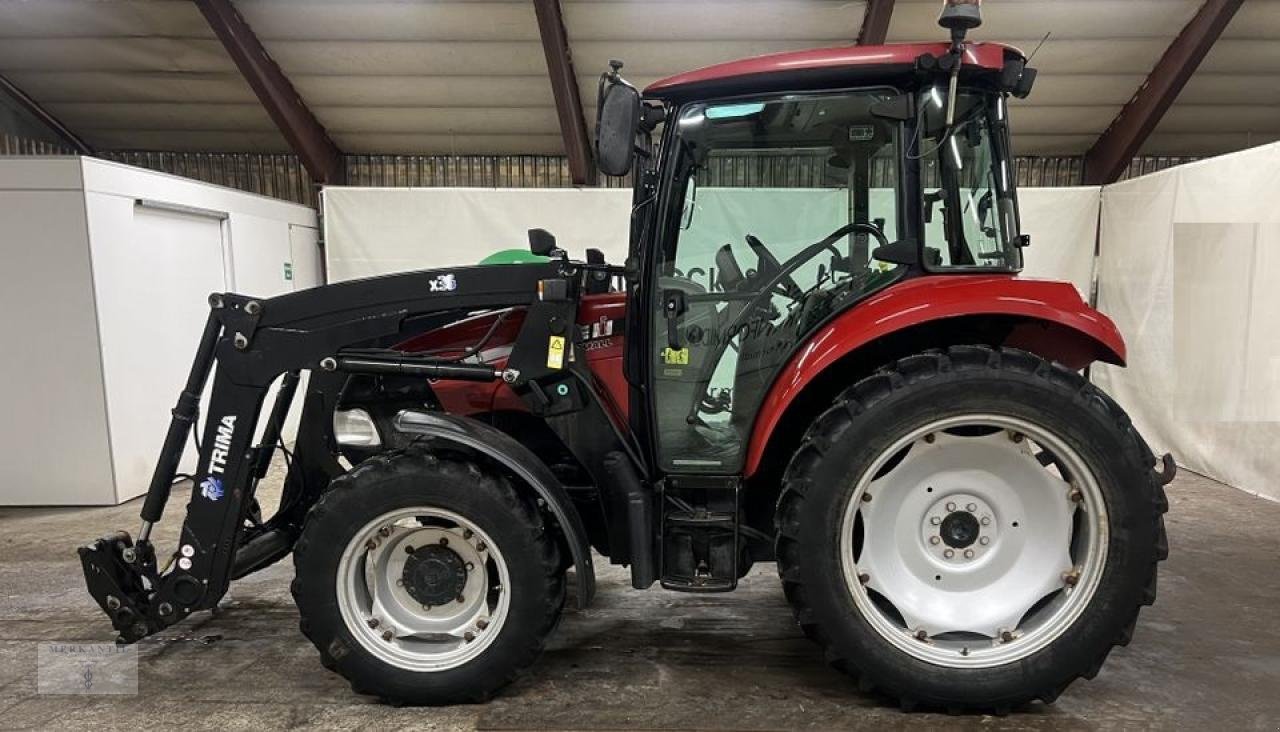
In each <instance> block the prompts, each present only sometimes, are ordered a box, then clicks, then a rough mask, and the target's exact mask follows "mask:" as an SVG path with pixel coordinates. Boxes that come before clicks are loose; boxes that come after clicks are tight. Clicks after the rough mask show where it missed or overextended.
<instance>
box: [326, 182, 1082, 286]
mask: <svg viewBox="0 0 1280 732" xmlns="http://www.w3.org/2000/svg"><path fill="white" fill-rule="evenodd" d="M873 194H874V196H873V198H874V201H873V204H875V202H880V201H882V202H883V203H885V204H886V205H888V204H889V203H890V201H889V199H890V198H891V196H892V194H891V193H890V192H888V191H881V190H877V191H874V192H873ZM322 195H323V201H324V227H325V231H324V234H325V253H326V257H327V258H328V272H329V281H330V282H338V281H341V280H348V279H354V278H357V277H371V276H373V275H379V274H387V273H390V272H403V271H406V270H411V269H423V268H428V267H447V266H456V265H463V264H475V263H477V262H479V261H480V260H481V259H483V258H484V257H486V256H488V255H489V254H492V253H493V252H496V251H499V250H502V249H520V248H524V247H526V246H527V245H528V244H527V241H528V240H527V237H526V232H527V231H528V230H529V229H531V228H543V229H547V230H548V231H550V232H551V233H553V234H555V235H556V239H557V240H558V242H559V243H560V246H561V247H562V248H564V249H566V250H568V251H569V252H571V253H573V254H574V255H575V256H582V252H583V251H584V250H585V249H586V248H587V247H595V248H597V249H600V250H603V251H604V253H605V256H606V258H607V259H608V260H609V261H611V262H618V263H621V262H622V261H623V260H625V259H626V256H627V237H628V232H629V231H630V224H629V222H630V215H631V191H630V190H624V189H617V188H612V189H605V188H596V189H566V188H506V189H502V188H347V187H327V188H325V189H324V192H323V194H322ZM844 195H845V194H844V193H843V192H842V191H840V190H838V189H833V190H831V191H830V192H829V195H826V196H821V195H820V196H816V197H815V196H814V195H813V192H811V191H805V190H798V191H797V190H791V191H787V190H778V189H772V190H771V189H746V188H731V189H715V188H707V189H704V190H702V191H699V193H698V201H697V206H698V211H697V214H696V215H697V216H698V217H699V218H700V219H704V221H705V219H709V218H717V217H719V218H725V217H732V216H733V215H734V213H735V211H738V210H739V209H741V208H742V207H743V206H748V205H749V206H751V207H753V208H755V207H759V206H768V205H771V203H772V204H773V205H776V206H778V207H779V209H780V210H782V209H785V210H786V211H788V212H789V215H788V216H785V217H784V216H779V217H777V221H778V226H777V227H776V229H777V230H776V231H761V232H757V233H756V235H757V236H759V237H760V238H761V239H762V240H764V241H765V242H782V241H784V240H786V238H787V236H788V231H789V230H790V227H791V224H790V223H789V221H790V219H791V216H793V215H794V211H795V201H794V199H795V197H797V196H803V197H805V200H806V201H809V202H810V206H809V209H808V210H810V211H811V213H812V214H813V216H815V217H816V218H817V219H818V220H821V221H825V220H827V219H829V220H830V221H829V223H830V226H829V227H828V228H827V229H823V227H822V226H817V227H816V228H817V229H823V230H824V231H827V230H834V229H836V228H838V227H839V226H840V225H841V224H842V223H844V222H845V221H846V220H847V219H846V216H847V211H846V209H847V202H846V201H845V199H844ZM779 196H789V198H787V199H786V200H783V199H782V198H780V197H779ZM1019 197H1020V200H1021V206H1022V228H1023V230H1024V231H1027V232H1028V233H1030V234H1031V237H1032V245H1031V247H1030V248H1028V249H1026V250H1025V252H1024V254H1025V255H1026V269H1025V271H1024V276H1026V277H1043V278H1050V279H1059V280H1066V281H1069V282H1072V283H1074V284H1075V285H1076V287H1077V288H1079V289H1080V292H1081V294H1082V295H1083V296H1085V297H1087V296H1088V294H1089V288H1090V281H1091V279H1092V277H1093V248H1094V238H1095V235H1096V228H1097V220H1098V188H1096V187H1084V188H1024V189H1022V190H1021V191H1019ZM881 208H882V206H880V205H879V204H875V205H873V212H877V211H880V209H881ZM875 215H877V216H879V215H882V214H881V213H875ZM752 218H753V219H755V220H760V219H759V217H758V216H753V217H752ZM938 225H939V226H940V225H941V224H938ZM810 228H813V227H810ZM886 234H887V235H888V236H889V238H890V239H893V238H894V234H893V232H892V231H889V232H886ZM722 243H724V242H719V243H717V244H716V246H719V244H722ZM740 243H741V242H735V244H740Z"/></svg>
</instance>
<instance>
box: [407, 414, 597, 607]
mask: <svg viewBox="0 0 1280 732" xmlns="http://www.w3.org/2000/svg"><path fill="white" fill-rule="evenodd" d="M395 428H396V429H397V430H398V431H400V432H403V433H405V434H408V435H419V436H425V437H427V438H429V439H432V440H438V441H443V442H448V443H453V444H454V445H456V446H461V447H463V448H465V449H467V450H468V451H471V452H476V453H480V454H481V455H483V456H485V457H487V458H489V459H491V460H493V461H494V462H496V463H498V464H499V465H502V466H503V467H504V468H506V469H507V470H510V471H511V472H512V473H514V474H515V475H516V477H517V478H519V479H520V480H521V481H523V482H524V483H526V484H527V485H528V486H529V487H530V488H532V489H533V490H534V492H535V493H537V495H538V497H539V498H541V499H543V500H544V501H546V503H547V508H548V509H550V511H551V515H552V516H554V517H555V520H556V522H557V523H559V525H560V529H561V530H562V531H564V536H565V541H566V542H567V543H568V544H569V551H570V553H571V554H572V556H573V566H574V569H575V574H577V578H578V607H579V608H585V607H586V606H587V605H589V604H590V603H591V599H592V597H594V596H595V591H596V575H595V570H594V568H593V567H592V564H591V547H590V545H589V544H588V543H587V530H586V527H584V526H583V525H582V517H581V516H579V515H578V511H577V509H575V508H574V507H573V499H571V498H570V497H569V493H568V492H567V491H566V490H565V488H564V486H563V485H561V483H560V481H559V479H557V478H556V476H555V474H554V473H552V472H551V469H550V468H548V467H547V466H546V465H545V464H544V463H543V462H542V461H541V460H539V459H538V457H537V456H536V455H534V454H533V453H532V452H530V451H529V448H527V447H525V446H524V445H521V444H520V443H519V442H516V441H515V440H514V439H512V438H511V437H510V436H509V435H507V434H506V433H504V432H502V431H500V430H498V429H495V428H493V427H490V426H489V425H487V424H484V423H483V422H480V421H477V420H474V419H470V418H468V417H459V416H457V415H453V414H443V413H440V412H422V411H416V410H409V409H406V410H404V411H402V412H400V413H399V414H398V415H396V419H395Z"/></svg>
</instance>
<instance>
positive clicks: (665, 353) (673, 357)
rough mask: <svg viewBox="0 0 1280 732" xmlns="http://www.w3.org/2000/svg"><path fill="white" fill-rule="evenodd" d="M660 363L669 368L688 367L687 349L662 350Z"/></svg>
mask: <svg viewBox="0 0 1280 732" xmlns="http://www.w3.org/2000/svg"><path fill="white" fill-rule="evenodd" d="M662 362H663V363H665V364H667V365H669V366H688V365H689V349H688V348H664V349H662Z"/></svg>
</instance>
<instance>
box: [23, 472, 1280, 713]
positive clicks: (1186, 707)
mask: <svg viewBox="0 0 1280 732" xmlns="http://www.w3.org/2000/svg"><path fill="white" fill-rule="evenodd" d="M1183 476H1184V477H1180V478H1179V479H1178V481H1177V482H1175V483H1174V484H1173V485H1172V486H1171V489H1170V491H1169V496H1170V501H1171V504H1172V505H1171V508H1170V511H1169V515H1168V526H1169V537H1170V544H1171V545H1172V554H1171V556H1170V559H1169V561H1168V562H1166V563H1165V564H1164V565H1163V566H1162V567H1161V572H1160V598H1159V601H1158V602H1157V604H1156V606H1155V607H1153V608H1149V609H1147V610H1146V611H1144V612H1143V614H1142V618H1141V620H1140V622H1139V624H1138V631H1137V634H1136V636H1135V637H1134V640H1133V644H1132V645H1130V646H1129V647H1128V648H1124V649H1119V650H1117V651H1116V652H1114V653H1113V654H1112V655H1111V658H1110V660H1109V661H1108V663H1107V665H1106V666H1105V667H1104V669H1103V672H1102V674H1101V675H1100V676H1099V677H1098V678H1097V679H1096V680H1094V681H1092V682H1077V683H1076V684H1075V685H1074V686H1073V687H1072V688H1071V689H1070V690H1069V691H1068V692H1067V693H1066V694H1065V695H1063V697H1062V698H1061V699H1060V700H1059V701H1058V703H1057V704H1055V705H1052V706H1044V705H1040V704H1036V705H1034V706H1032V707H1031V708H1030V709H1028V710H1026V711H1023V712H1021V713H1017V714H1014V715H1011V716H1008V717H1004V718H991V717H982V716H962V717H946V716H936V715H926V714H911V715H908V714H903V713H901V712H899V711H897V710H896V709H895V708H891V707H887V706H885V705H884V704H883V703H882V702H880V701H879V700H877V699H875V698H871V697H867V696H864V695H861V694H859V693H858V691H857V689H856V688H855V687H854V686H853V685H852V684H850V683H849V682H848V680H847V679H846V677H844V676H842V675H841V674H839V673H837V672H835V671H833V670H831V669H829V668H827V667H826V666H825V665H824V664H823V662H822V658H821V654H820V653H819V652H818V651H817V649H816V647H815V646H813V645H811V644H810V643H809V642H808V641H806V640H805V639H804V638H802V637H801V635H800V633H799V631H798V630H797V629H796V626H795V624H794V622H793V621H792V618H791V613H790V611H789V610H788V608H787V606H786V604H785V602H784V600H783V597H782V593H781V591H780V589H779V586H778V582H777V578H776V576H775V575H774V568H773V566H772V565H765V566H759V567H756V568H755V569H754V570H753V571H752V573H751V575H750V576H749V577H748V578H747V579H746V580H745V581H744V583H743V585H742V586H741V588H740V589H739V591H738V592H736V593H734V594H731V595H721V596H714V595H713V596H699V595H689V594H680V593H671V592H665V591H661V590H652V591H648V592H636V591H633V590H630V589H628V583H627V576H626V574H625V572H624V571H623V570H620V569H618V568H612V567H608V566H607V565H606V566H603V567H602V571H601V575H600V594H599V599H598V601H597V603H596V604H595V605H594V606H593V607H592V608H590V609H589V610H586V611H584V612H578V611H574V610H568V611H566V617H565V618H564V621H563V622H562V623H561V625H560V628H559V630H558V631H557V633H556V634H555V636H554V637H553V638H552V640H551V642H550V645H549V648H548V650H547V653H546V655H545V656H544V657H543V658H542V660H541V661H540V663H539V664H538V665H537V666H535V668H534V670H533V672H532V673H531V674H529V675H528V676H527V677H526V678H524V679H523V680H521V681H520V682H518V683H517V684H516V685H514V686H513V687H511V688H510V689H509V690H508V691H507V693H506V694H504V695H503V696H501V697H500V698H498V699H497V700H495V701H493V702H492V703H490V704H488V705H485V706H471V707H454V708H448V709H406V708H402V709H395V708H391V707H387V706H382V705H379V704H376V703H372V702H370V701H369V700H368V699H366V698H362V697H358V696H356V695H354V694H352V693H351V691H350V689H349V688H348V687H347V684H346V683H345V682H344V681H343V680H342V679H341V678H339V677H337V676H335V675H333V674H331V673H328V672H326V671H325V670H323V669H322V668H321V667H320V664H319V663H318V661H317V658H316V653H315V651H314V650H313V649H312V647H311V645H310V644H309V643H308V642H307V641H306V640H305V639H304V638H303V637H302V636H301V634H299V633H298V627H297V612H296V611H295V609H294V607H293V603H292V601H291V600H290V599H289V596H288V583H289V580H290V578H291V577H292V562H290V561H287V560H286V561H284V562H282V563H280V564H278V565H276V566H275V567H272V568H271V569H269V570H267V571H264V572H262V573H259V574H257V575H254V576H251V577H249V578H246V579H244V580H241V581H240V582H238V583H236V584H234V585H233V586H232V589H231V592H230V594H229V596H228V600H227V602H226V607H225V609H223V610H222V611H220V612H219V614H218V615H217V616H213V615H211V614H210V613H207V612H206V613H200V614H197V615H196V616H193V617H191V618H188V619H187V620H186V621H184V622H183V623H181V624H179V625H178V626H175V627H173V628H170V629H169V631H168V632H165V633H162V634H160V635H158V636H154V637H152V638H149V639H147V640H145V641H143V642H142V643H141V644H140V659H141V663H140V681H139V687H140V691H141V693H140V694H139V695H138V696H123V697H104V696H41V695H38V694H37V693H36V649H37V645H38V643H40V642H47V641H82V642H101V641H109V640H110V639H111V638H112V637H113V635H112V633H111V630H110V627H109V625H108V623H107V621H106V619H105V617H103V616H102V615H101V614H100V612H99V610H98V608H97V607H96V606H95V605H94V604H93V603H92V601H91V600H90V599H89V597H88V595H87V594H86V593H85V591H84V588H83V585H82V583H81V581H82V580H81V573H80V567H79V563H78V561H77V559H76V557H75V553H74V548H75V546H77V545H78V544H79V543H81V542H83V541H85V540H88V539H90V538H93V537H96V536H100V535H102V534H104V533H106V532H107V531H108V530H111V529H114V528H127V529H129V530H131V531H133V530H136V525H137V511H138V507H139V506H138V502H137V501H135V502H133V503H130V504H127V505H125V506H120V507H116V508H104V509H7V510H0V727H3V728H46V727H54V726H56V727H58V728H60V729H111V728H117V727H122V726H124V725H129V726H131V727H137V728H142V729H148V728H153V727H161V726H163V727H171V728H213V727H217V728H222V729H254V730H260V729H267V728H284V727H325V728H335V727H341V728H371V729H375V728H376V729H387V728H399V727H405V726H413V727H416V728H423V729H502V730H514V729H575V730H582V729H681V730H688V729H698V730H711V729H715V730H721V729H795V728H818V729H834V728H850V727H861V726H871V725H875V726H877V727H880V728H886V727H890V728H905V727H918V726H929V727H937V726H939V725H946V726H947V727H965V728H968V727H972V728H983V729H1014V728H1019V729H1022V728H1037V729H1038V728H1049V727H1053V728H1059V727H1062V728H1070V729H1091V728H1122V727H1123V728H1134V727H1144V728H1146V727H1157V728H1173V727H1179V728H1209V729H1276V728H1277V727H1280V622H1277V620H1280V614H1278V613H1277V608H1280V573H1277V558H1278V557H1280V531H1277V526H1280V505H1277V504H1274V503H1270V502H1267V501H1264V500H1262V499H1258V498H1254V497H1251V496H1248V495H1246V494H1244V493H1241V492H1239V491H1237V490H1234V489H1232V488H1229V487H1227V486H1223V485H1219V484H1217V483H1214V482H1212V481H1209V480H1206V479H1204V478H1200V477H1198V476H1195V475H1191V474H1189V473H1185V472H1184V474H1183ZM274 483H276V484H278V476H277V477H276V480H275V481H274ZM270 488H271V487H270V486H265V487H264V493H265V492H267V491H269V490H270ZM184 493H185V492H184ZM185 504H186V497H185V495H176V496H175V497H174V499H173V500H172V501H171V502H170V504H169V505H170V506H171V508H172V509H175V510H176V511H178V512H180V511H181V510H182V508H183V506H185ZM178 519H179V516H175V517H174V518H173V520H171V521H170V522H169V524H168V525H166V526H163V527H161V530H159V531H158V533H157V537H158V540H159V541H160V542H161V547H162V548H165V547H171V546H172V543H171V542H172V539H173V536H174V535H175V534H176V524H177V522H178Z"/></svg>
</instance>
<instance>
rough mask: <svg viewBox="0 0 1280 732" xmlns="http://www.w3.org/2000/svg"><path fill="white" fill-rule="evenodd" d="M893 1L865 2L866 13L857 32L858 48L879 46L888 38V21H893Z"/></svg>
mask: <svg viewBox="0 0 1280 732" xmlns="http://www.w3.org/2000/svg"><path fill="white" fill-rule="evenodd" d="M893 2H894V0H867V12H866V14H865V15H863V16H862V28H861V29H859V30H858V45H859V46H879V45H882V44H883V43H884V41H885V39H886V38H888V37H889V21H891V20H893Z"/></svg>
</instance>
